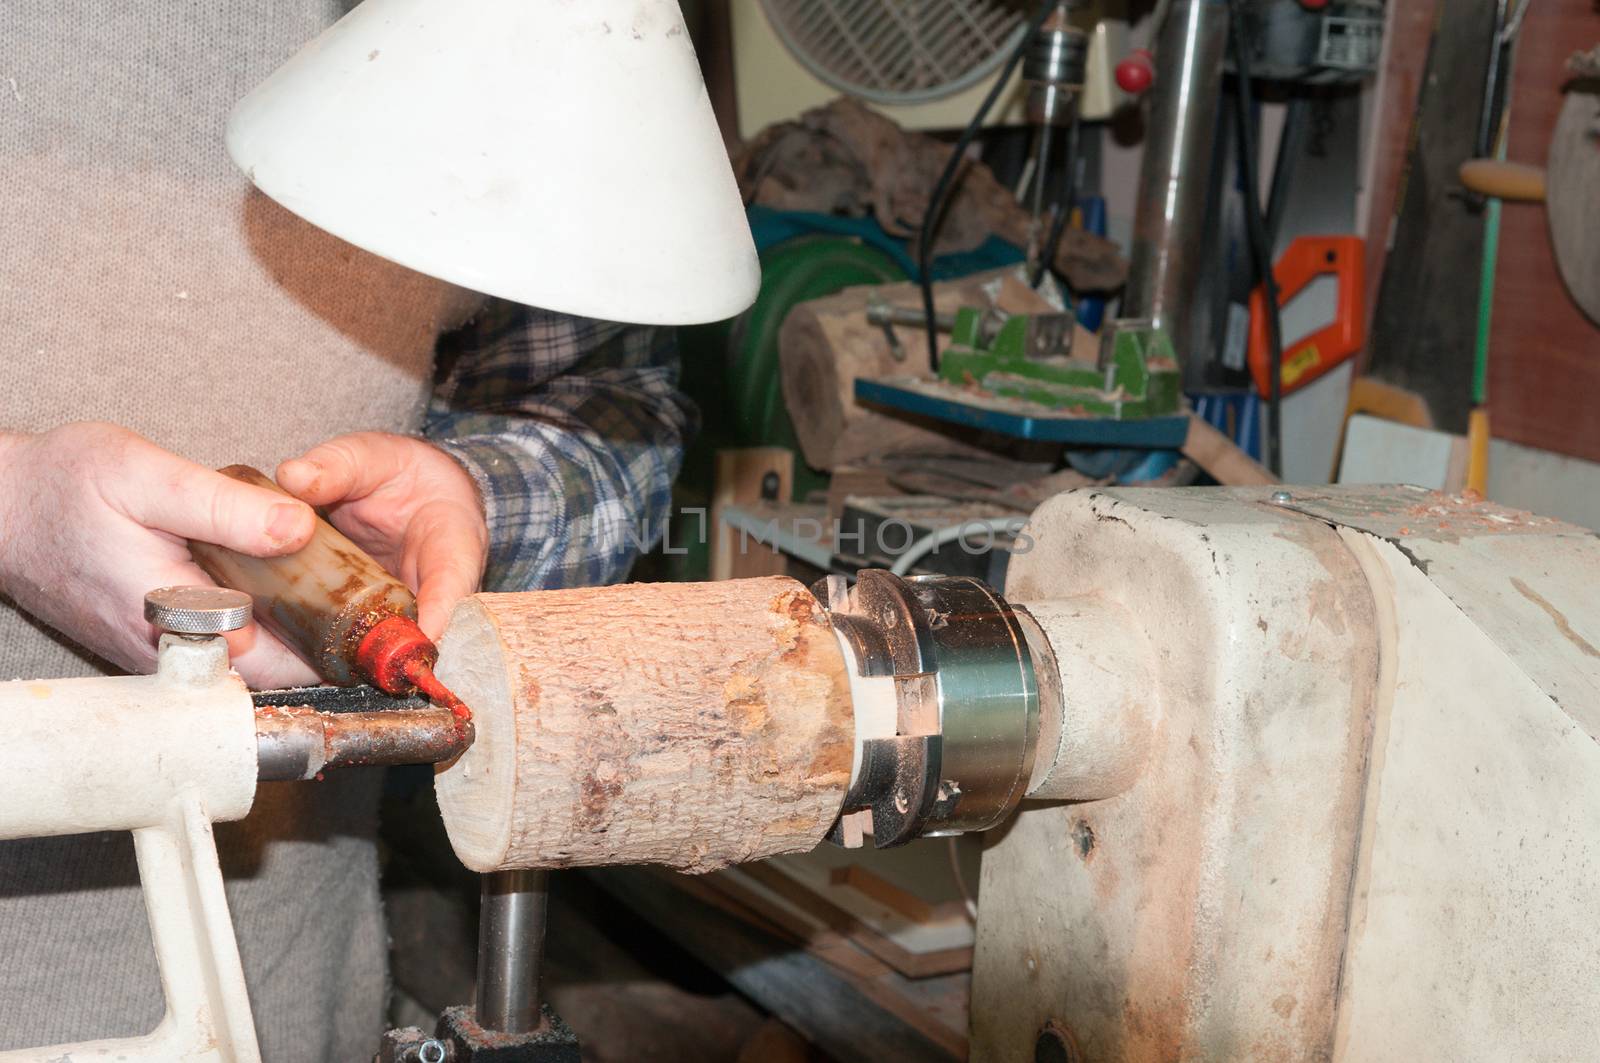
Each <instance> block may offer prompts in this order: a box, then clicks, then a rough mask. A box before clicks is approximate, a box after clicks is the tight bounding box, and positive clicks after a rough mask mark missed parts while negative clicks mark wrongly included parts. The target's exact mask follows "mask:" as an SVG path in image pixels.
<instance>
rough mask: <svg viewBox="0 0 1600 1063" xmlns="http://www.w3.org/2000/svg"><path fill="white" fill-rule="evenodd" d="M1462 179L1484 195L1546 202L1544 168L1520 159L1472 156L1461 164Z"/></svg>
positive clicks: (1521, 200) (1465, 183)
mask: <svg viewBox="0 0 1600 1063" xmlns="http://www.w3.org/2000/svg"><path fill="white" fill-rule="evenodd" d="M1459 174H1460V177H1461V183H1462V184H1463V185H1465V186H1466V187H1467V188H1468V189H1469V190H1471V191H1473V192H1477V193H1479V194H1480V195H1485V196H1494V197H1495V198H1497V199H1509V200H1514V201H1516V202H1520V203H1543V202H1544V170H1542V169H1541V168H1539V167H1537V166H1526V165H1524V164H1522V163H1520V162H1501V161H1500V160H1499V159H1468V160H1467V161H1466V162H1464V163H1462V164H1461V170H1460V171H1459Z"/></svg>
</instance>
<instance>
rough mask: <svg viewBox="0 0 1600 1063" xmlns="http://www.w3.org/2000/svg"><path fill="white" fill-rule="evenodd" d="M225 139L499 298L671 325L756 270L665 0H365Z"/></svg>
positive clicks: (404, 260) (730, 300) (272, 178)
mask: <svg viewBox="0 0 1600 1063" xmlns="http://www.w3.org/2000/svg"><path fill="white" fill-rule="evenodd" d="M227 143H228V152H229V154H230V155H232V157H233V160H234V162H236V163H237V164H238V165H239V166H240V168H242V169H243V170H244V171H245V172H246V173H248V174H249V175H250V179H251V180H252V181H253V182H255V184H256V186H257V187H259V188H260V189H261V190H262V191H263V192H265V193H266V194H267V195H269V196H271V197H272V198H273V199H275V200H277V201H278V202H279V203H281V204H283V206H285V207H287V208H288V209H289V210H291V211H293V212H295V213H296V214H298V215H300V216H301V217H303V218H305V219H306V220H307V221H310V222H312V223H313V224H315V225H318V226H320V227H321V228H323V229H326V230H327V231H329V232H331V233H333V234H335V235H336V236H339V237H342V238H343V239H345V240H348V241H349V242H350V243H352V244H355V245H356V246H358V247H362V248H365V249H366V250H368V251H371V252H373V253H374V254H377V255H380V256H382V257H384V258H387V259H390V260H392V261H394V262H398V263H400V264H401V265H404V266H409V267H411V268H412V269H415V270H418V271H419V272H422V273H426V274H429V275H431V276H434V277H439V278H441V279H443V280H447V281H451V282H453V283H455V284H459V285H461V286H463V287H466V288H471V289H474V290H476V291H480V292H485V293H487V294H490V295H498V296H502V297H504V298H506V299H511V300H514V301H516V302H521V303H529V304H532V305H534V306H540V307H544V308H546V309H550V310H559V311H563V312H566V313H572V314H579V315H583V316H586V317H598V318H605V319H608V320H614V321H632V322H641V323H649V324H688V323H692V322H700V321H716V320H720V319H722V318H726V317H731V316H733V315H734V314H737V313H739V312H740V311H741V310H743V309H744V308H745V307H747V306H748V305H750V303H751V302H752V301H753V300H754V299H755V295H756V289H757V287H758V286H759V283H760V266H759V263H758V262H757V259H756V254H755V247H754V245H753V243H752V241H751V238H750V229H749V226H748V225H747V223H746V221H745V216H744V207H743V204H742V202H741V201H740V196H739V191H738V187H737V185H736V184H735V182H734V178H733V172H732V169H731V168H730V166H729V164H728V157H727V153H726V150H725V149H724V147H723V143H722V139H721V136H720V135H719V133H718V131H717V125H716V120H715V117H714V116H713V114H712V111H711V103H710V100H709V98H708V97H707V95H706V90H705V86H704V84H703V82H702V81H701V77H700V68H699V65H698V63H697V62H696V60H695V54H694V48H693V46H692V45H691V44H690V41H689V34H688V31H687V30H686V29H685V27H684V22H683V15H682V13H681V12H680V11H679V9H678V5H677V3H676V2H675V0H366V2H365V3H362V4H361V5H360V6H359V7H357V8H356V9H355V10H354V11H352V12H351V13H350V14H349V15H347V16H345V17H344V18H343V19H341V20H340V21H339V22H338V23H337V24H335V25H334V26H332V27H330V28H329V29H328V30H327V31H326V32H324V33H323V34H322V35H321V36H319V37H317V38H316V39H315V40H313V41H312V42H311V43H310V44H308V45H307V46H306V47H305V48H304V49H302V50H301V51H300V52H299V54H297V55H296V56H294V57H293V58H292V59H290V60H289V61H288V62H287V63H286V64H284V66H283V67H282V68H280V69H279V70H278V71H277V72H276V73H274V74H273V75H272V76H271V77H270V78H268V79H267V80H266V81H265V82H263V83H262V84H261V85H260V86H259V87H258V88H256V89H255V91H253V92H251V93H250V94H249V95H248V96H246V97H245V98H244V99H243V100H242V101H240V103H239V105H238V106H237V107H236V108H235V109H234V112H233V115H232V117H231V118H230V119H229V122H228V138H227Z"/></svg>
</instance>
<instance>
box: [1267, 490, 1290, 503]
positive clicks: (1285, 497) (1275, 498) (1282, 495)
mask: <svg viewBox="0 0 1600 1063" xmlns="http://www.w3.org/2000/svg"><path fill="white" fill-rule="evenodd" d="M1293 501H1294V495H1291V494H1290V493H1289V492H1287V491H1274V492H1272V504H1273V505H1275V506H1287V505H1288V504H1289V503H1290V502H1293Z"/></svg>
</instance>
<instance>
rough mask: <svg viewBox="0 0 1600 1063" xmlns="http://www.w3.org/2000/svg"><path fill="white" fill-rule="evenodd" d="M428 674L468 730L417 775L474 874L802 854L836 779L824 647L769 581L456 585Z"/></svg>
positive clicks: (831, 642)
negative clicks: (490, 590)
mask: <svg viewBox="0 0 1600 1063" xmlns="http://www.w3.org/2000/svg"><path fill="white" fill-rule="evenodd" d="M438 674H439V677H440V678H441V679H442V680H443V681H444V682H445V683H446V684H447V685H448V686H450V688H451V689H452V690H454V691H455V692H456V693H457V694H458V695H460V696H461V697H462V698H463V699H464V700H465V701H466V703H467V704H468V705H469V706H470V707H471V708H472V710H473V718H474V719H473V722H474V725H475V726H476V728H477V739H476V741H475V742H474V743H473V745H472V747H471V748H470V749H469V750H467V752H466V753H464V754H463V755H462V756H461V757H460V758H458V759H457V760H456V761H454V762H452V763H450V764H448V765H443V766H441V768H440V772H439V774H438V776H437V778H436V780H435V786H436V789H437V792H438V798H439V807H440V809H441V811H442V812H443V814H444V822H445V827H446V828H447V830H448V832H449V835H450V841H451V844H452V846H453V847H454V848H455V851H456V855H457V856H458V857H460V859H461V862H462V863H463V864H465V865H466V866H467V867H469V868H471V869H472V870H474V871H494V870H509V869H513V868H534V867H542V868H559V867H574V866H588V867H592V866H600V865H607V864H641V863H654V864H665V865H668V866H670V867H675V868H680V869H682V870H686V871H694V872H700V871H710V870H714V869H716V868H719V867H724V866H726V865H728V864H732V863H738V862H741V861H746V860H758V859H761V858H763V857H767V856H775V855H777V854H779V853H791V852H802V851H807V850H810V849H812V848H814V847H815V846H816V844H817V843H818V842H819V841H820V840H821V838H822V836H823V834H824V833H825V832H826V831H827V830H828V828H829V827H830V826H831V825H832V823H833V821H834V819H835V817H836V816H837V815H838V813H839V808H840V805H841V804H842V803H843V801H844V792H845V789H846V787H847V786H848V784H849V776H850V762H851V756H852V753H853V748H854V740H855V723H854V716H853V713H852V709H851V701H850V692H849V690H850V688H849V679H848V676H847V675H846V672H845V664H844V660H843V658H842V656H841V654H840V652H839V647H838V643H837V642H836V640H835V637H834V633H833V628H832V626H831V624H830V623H829V622H828V620H827V617H826V616H825V614H824V613H823V611H822V609H821V607H820V606H819V605H818V604H817V602H816V600H815V599H814V598H813V597H812V596H811V594H810V593H809V592H808V591H807V590H806V589H805V587H803V586H802V585H801V584H800V583H798V582H796V581H795V580H792V579H787V578H785V577H780V576H774V577H767V578H763V579H750V580H732V581H728V582H723V583H702V584H688V583H679V584H626V585H623V586H618V587H597V588H586V589H581V590H564V591H543V592H534V593H526V594H479V595H475V596H474V597H472V598H469V599H467V600H466V601H464V602H462V603H461V605H459V606H457V608H456V610H455V613H454V614H453V615H452V617H451V619H450V625H449V628H448V630H447V631H446V632H445V635H444V638H443V640H442V642H441V646H440V657H439V666H438Z"/></svg>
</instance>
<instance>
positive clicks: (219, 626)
mask: <svg viewBox="0 0 1600 1063" xmlns="http://www.w3.org/2000/svg"><path fill="white" fill-rule="evenodd" d="M253 604H254V602H253V601H252V600H251V598H250V596H249V595H248V594H246V593H244V592H243V591H234V590H229V589H227V588H226V587H162V588H161V589H160V590H154V591H150V592H149V593H148V594H146V595H145V596H144V618H145V619H146V620H148V621H150V623H152V624H154V625H155V626H156V627H158V628H160V629H161V630H162V631H166V632H169V633H171V634H174V635H220V634H222V633H223V632H224V631H237V630H238V629H239V628H242V627H244V626H245V625H246V624H248V623H250V609H251V606H252V605H253Z"/></svg>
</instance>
